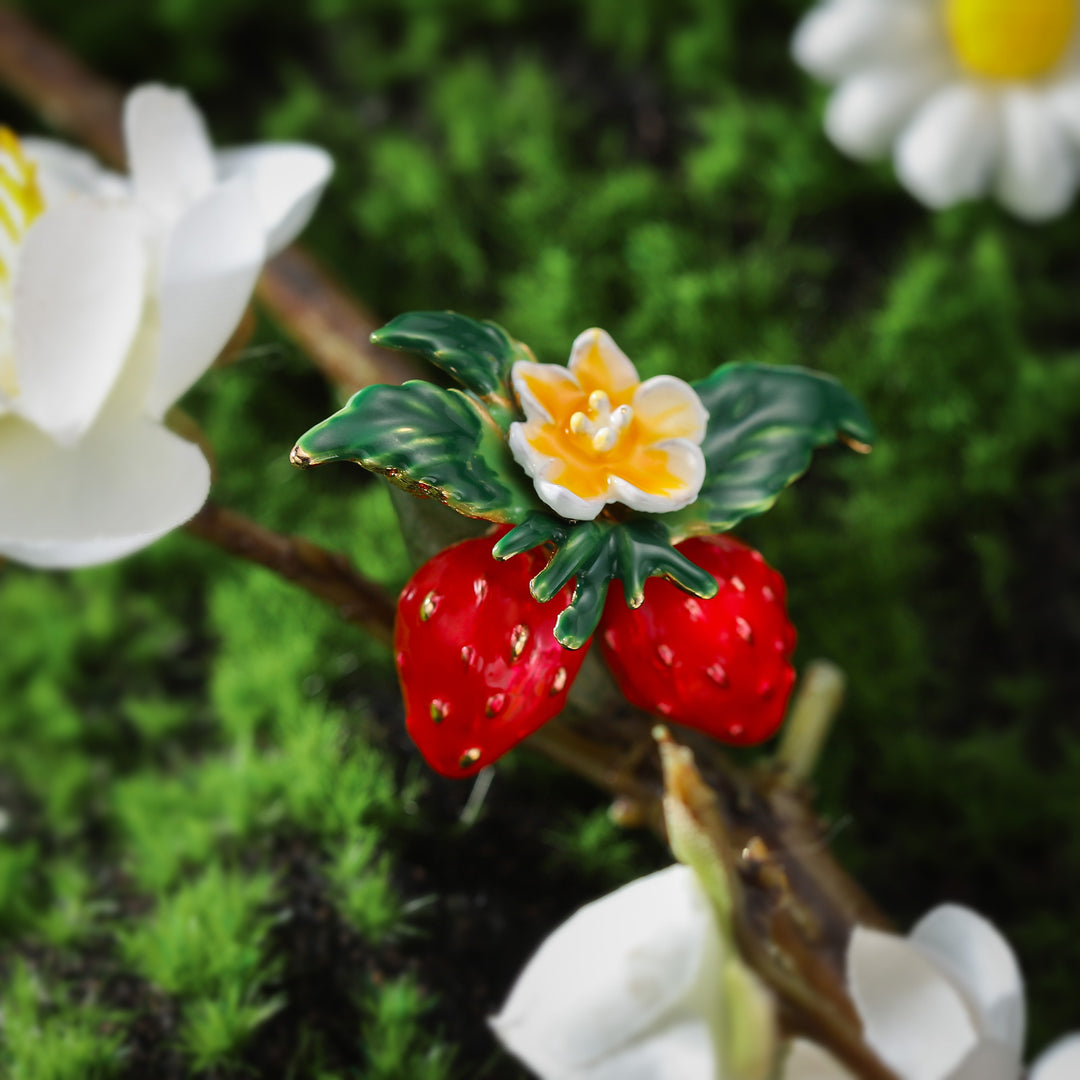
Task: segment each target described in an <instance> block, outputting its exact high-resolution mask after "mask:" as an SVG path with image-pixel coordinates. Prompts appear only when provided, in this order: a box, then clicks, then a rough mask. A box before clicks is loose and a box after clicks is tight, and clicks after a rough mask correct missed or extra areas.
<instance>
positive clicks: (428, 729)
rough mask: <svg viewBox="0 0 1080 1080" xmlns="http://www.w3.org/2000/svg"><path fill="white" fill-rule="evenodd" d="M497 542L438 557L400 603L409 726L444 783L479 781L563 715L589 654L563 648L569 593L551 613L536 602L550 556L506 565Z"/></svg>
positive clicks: (397, 635) (482, 541)
mask: <svg viewBox="0 0 1080 1080" xmlns="http://www.w3.org/2000/svg"><path fill="white" fill-rule="evenodd" d="M494 543H495V538H494V537H492V536H487V537H481V538H479V539H476V540H465V541H463V542H462V543H460V544H455V545H454V546H453V547H450V548H447V549H446V550H445V551H442V552H440V553H439V554H438V555H436V556H435V557H434V558H433V559H431V560H430V561H429V562H426V563H425V564H424V565H423V566H422V567H420V569H419V570H418V571H417V572H416V573H415V574H414V575H413V577H412V579H411V580H410V581H409V583H408V585H406V586H405V589H404V591H403V592H402V594H401V598H400V599H399V600H398V609H397V622H396V623H395V626H394V653H395V657H396V659H397V668H398V678H399V679H400V680H401V690H402V695H403V696H404V698H405V725H406V727H407V728H408V731H409V735H410V736H411V737H412V740H413V742H415V743H416V745H417V747H418V748H419V750H420V752H421V753H422V754H423V755H424V757H425V759H426V760H427V762H428V764H429V765H430V766H431V767H432V768H433V769H435V770H436V771H437V772H440V773H442V774H443V776H450V777H462V776H470V775H472V774H473V773H475V772H478V771H479V770H480V769H482V768H483V767H484V766H485V765H490V764H491V763H492V762H493V761H495V760H496V759H497V758H499V757H501V756H502V755H503V754H505V753H506V752H507V751H508V750H510V749H511V748H512V747H514V746H516V745H517V744H518V743H519V742H521V740H522V739H524V738H525V737H526V736H528V735H531V734H532V733H533V732H534V731H535V730H536V729H537V728H538V727H540V726H541V725H542V724H544V723H545V722H546V721H548V720H550V719H551V718H552V717H553V716H555V715H556V714H557V713H559V712H561V711H562V709H563V707H564V706H565V704H566V694H567V691H568V690H569V689H570V684H571V683H572V682H573V681H574V677H575V676H576V675H577V673H578V669H579V668H580V667H581V664H582V661H583V660H584V659H585V653H586V652H587V651H588V649H587V648H584V649H577V650H570V649H564V648H563V647H562V646H561V645H560V644H559V643H558V642H557V641H556V640H555V636H554V630H555V620H556V619H557V618H558V617H559V614H560V613H561V612H562V610H563V608H565V607H566V605H567V604H568V603H569V601H570V591H571V590H570V587H569V586H567V587H566V588H565V589H564V590H563V591H562V592H561V593H560V594H559V595H558V596H556V597H555V598H554V599H553V600H551V601H549V602H548V603H546V604H541V603H538V602H537V601H536V600H534V599H533V598H532V596H531V595H530V594H529V579H530V578H532V577H533V576H534V575H536V574H537V573H538V572H539V571H540V570H542V569H543V568H544V565H545V563H546V561H547V558H546V556H545V554H544V552H543V551H542V550H537V551H531V552H527V553H525V554H523V555H516V556H515V557H514V558H512V559H510V560H508V561H507V562H499V561H498V560H496V559H495V558H494V557H493V556H492V554H491V548H492V546H493V544H494Z"/></svg>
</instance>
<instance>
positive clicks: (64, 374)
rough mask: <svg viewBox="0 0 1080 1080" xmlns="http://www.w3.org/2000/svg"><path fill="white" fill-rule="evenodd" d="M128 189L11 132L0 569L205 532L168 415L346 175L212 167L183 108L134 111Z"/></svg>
mask: <svg viewBox="0 0 1080 1080" xmlns="http://www.w3.org/2000/svg"><path fill="white" fill-rule="evenodd" d="M124 135H125V143H126V148H127V153H128V162H129V166H130V177H122V176H120V175H118V174H116V173H112V172H109V171H107V170H105V169H103V168H101V167H100V166H99V165H98V164H97V163H96V162H95V161H94V160H93V158H91V157H90V156H89V155H87V154H84V153H82V152H80V151H77V150H74V149H72V148H70V147H67V146H64V145H63V144H60V143H54V142H50V141H47V140H40V139H25V140H22V141H21V142H20V140H18V139H16V138H15V136H14V135H13V134H12V133H11V132H8V131H6V130H5V129H0V556H4V557H7V558H10V559H14V560H16V561H18V562H24V563H27V564H29V565H33V566H46V567H69V566H85V565H90V564H93V563H99V562H105V561H107V560H110V559H116V558H119V557H120V556H122V555H126V554H129V553H130V552H132V551H135V550H137V549H139V548H141V547H143V546H145V545H146V544H148V543H150V542H151V541H153V540H155V539H157V538H158V537H159V536H162V535H164V534H165V533H167V532H168V531H170V530H171V529H173V528H175V527H176V526H177V525H180V524H182V523H183V522H184V521H186V520H187V519H188V518H190V517H191V516H192V515H193V514H195V513H196V511H197V510H198V509H199V507H200V506H201V505H202V503H203V501H204V500H205V499H206V496H207V493H208V492H209V489H210V467H209V464H208V463H207V461H206V459H205V457H204V456H203V454H202V452H201V451H200V450H199V449H198V448H197V447H196V446H194V445H193V444H192V443H190V442H186V441H185V440H184V439H181V438H180V437H179V436H177V435H175V434H174V433H173V432H172V431H170V430H169V429H168V428H167V427H166V426H165V424H164V422H163V421H164V419H165V414H166V412H167V411H168V410H169V408H170V407H171V406H172V405H173V404H174V403H175V402H176V400H177V399H178V398H179V397H180V396H181V395H182V394H183V393H184V392H185V391H186V390H187V389H188V388H189V387H190V386H191V385H192V384H193V383H194V382H195V381H196V379H198V377H199V376H200V375H201V374H202V373H203V372H204V371H205V370H206V369H207V368H208V367H209V366H210V364H211V363H212V362H213V361H214V359H215V358H216V356H217V355H218V353H219V352H220V351H221V349H222V347H223V346H224V345H225V344H226V342H227V341H228V339H229V337H230V335H231V334H232V332H233V330H234V329H235V328H236V326H237V324H238V322H239V321H240V319H241V317H242V315H243V313H244V310H245V308H246V307H247V304H248V302H249V300H250V298H251V293H252V289H253V288H254V285H255V279H256V277H257V276H258V273H259V270H260V269H261V268H262V265H263V262H264V261H265V259H266V258H267V257H268V256H270V255H272V254H274V252H276V251H277V250H279V249H280V248H281V247H283V246H284V245H285V244H286V243H288V242H289V240H291V239H292V237H293V236H295V235H296V233H297V232H298V231H299V230H300V229H301V228H302V227H303V225H304V224H305V222H306V221H307V219H308V217H309V216H310V215H311V212H312V210H313V209H314V206H315V203H316V201H317V199H318V197H319V194H320V193H321V191H322V188H323V187H324V185H325V184H326V181H327V179H328V178H329V175H330V171H331V163H330V159H329V157H328V156H327V155H326V154H325V153H324V152H323V151H322V150H319V149H317V148H315V147H309V146H299V145H267V146H256V147H251V148H248V149H242V150H233V151H226V152H224V153H218V154H215V153H214V151H213V149H212V147H211V144H210V141H209V138H208V136H207V133H206V129H205V126H204V124H203V120H202V117H201V116H200V115H199V113H198V111H197V110H196V109H195V107H194V106H193V105H192V103H191V101H190V100H189V99H188V97H187V95H186V94H184V93H182V92H180V91H176V90H170V89H167V88H165V87H162V86H144V87H140V88H139V89H137V90H135V91H134V92H133V93H132V94H131V95H130V96H129V97H128V99H127V102H126V107H125V113H124Z"/></svg>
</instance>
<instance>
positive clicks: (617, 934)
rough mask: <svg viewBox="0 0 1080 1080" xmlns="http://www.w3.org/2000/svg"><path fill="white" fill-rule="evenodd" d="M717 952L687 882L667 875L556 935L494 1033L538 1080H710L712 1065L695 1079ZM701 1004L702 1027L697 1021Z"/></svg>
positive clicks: (708, 919) (592, 909)
mask: <svg viewBox="0 0 1080 1080" xmlns="http://www.w3.org/2000/svg"><path fill="white" fill-rule="evenodd" d="M721 948H722V946H721V943H720V936H719V931H718V929H717V926H716V922H715V915H714V913H713V911H712V908H711V905H710V903H709V901H708V899H707V898H706V897H705V896H704V894H703V893H702V891H701V889H700V887H699V886H698V884H697V881H696V879H695V878H694V874H693V871H691V870H689V869H688V868H687V867H684V866H678V865H677V866H672V867H669V868H668V869H666V870H661V871H660V872H659V873H656V874H651V875H649V876H648V877H644V878H640V879H638V880H637V881H634V882H631V883H630V884H629V885H626V886H624V887H623V888H621V889H618V890H617V891H616V892H614V893H612V894H610V895H609V896H606V897H604V898H603V899H601V900H598V901H596V902H595V903H592V904H589V905H587V906H586V907H584V908H582V909H581V910H580V911H579V912H577V914H575V915H574V916H572V917H571V918H570V919H569V920H568V921H567V922H565V923H564V924H563V925H562V926H561V927H559V929H558V930H556V931H555V933H554V934H552V935H551V937H549V938H548V939H547V940H546V941H545V942H544V943H543V944H542V945H541V946H540V948H539V950H538V951H537V953H536V955H535V956H534V957H533V958H532V960H530V961H529V964H528V965H527V967H526V968H525V970H524V972H523V973H522V975H521V977H520V978H519V979H518V981H517V983H516V985H515V986H514V988H513V990H512V991H511V993H510V997H509V999H508V1000H507V1003H506V1006H505V1008H504V1009H503V1011H502V1012H501V1013H500V1014H499V1015H498V1016H497V1017H495V1018H494V1019H493V1020H492V1021H491V1025H492V1027H493V1028H494V1029H495V1032H496V1034H497V1035H498V1036H499V1038H500V1039H501V1040H502V1041H503V1043H505V1044H506V1046H507V1047H508V1048H509V1049H510V1050H511V1051H513V1053H514V1054H516V1055H517V1056H518V1057H520V1058H521V1059H522V1060H523V1061H524V1062H526V1064H528V1065H529V1066H530V1067H531V1068H533V1069H535V1070H537V1071H538V1073H539V1074H540V1076H542V1077H544V1078H545V1080H570V1078H574V1080H623V1078H626V1080H630V1078H634V1080H660V1078H663V1080H681V1078H682V1077H686V1078H687V1080H695V1078H696V1077H698V1076H701V1077H703V1078H704V1077H712V1076H714V1075H715V1070H716V1065H715V1061H712V1062H711V1064H712V1070H713V1071H711V1072H708V1071H702V1068H703V1066H704V1065H705V1064H706V1061H705V1052H704V1051H705V1047H706V1045H707V1043H706V1039H707V1037H708V1031H709V1030H710V1027H711V1024H712V1022H713V1020H712V1019H710V1018H709V1017H708V1015H707V1011H708V1009H709V1007H710V1006H715V1005H716V1004H717V1003H716V1001H715V998H714V996H713V995H714V994H715V987H716V983H717V979H716V975H717V972H718V971H719V960H720V956H721ZM709 975H711V976H712V980H711V981H710V979H709V977H708V976H709ZM699 1003H701V1004H703V1005H704V1007H705V1009H706V1013H705V1018H700V1016H699V1017H697V1018H694V1017H695V1014H696V1006H697V1005H698V1004H699ZM692 1018H693V1019H692ZM661 1039H662V1040H663V1041H662V1042H658V1041H657V1040H661ZM665 1051H667V1052H670V1053H671V1055H672V1060H671V1064H670V1066H669V1065H667V1064H666V1063H665V1064H662V1063H663V1059H664V1053H665ZM613 1063H614V1064H613ZM675 1066H681V1067H682V1068H684V1069H687V1070H688V1071H686V1072H682V1073H680V1072H678V1071H677V1069H676V1068H675ZM661 1067H662V1068H663V1070H664V1071H656V1070H657V1068H661ZM620 1070H621V1071H620Z"/></svg>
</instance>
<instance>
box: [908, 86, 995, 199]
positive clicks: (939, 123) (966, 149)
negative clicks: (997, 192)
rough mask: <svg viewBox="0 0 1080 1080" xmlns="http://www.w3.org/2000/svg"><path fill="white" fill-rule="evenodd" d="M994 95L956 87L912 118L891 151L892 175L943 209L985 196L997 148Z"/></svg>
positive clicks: (939, 96)
mask: <svg viewBox="0 0 1080 1080" xmlns="http://www.w3.org/2000/svg"><path fill="white" fill-rule="evenodd" d="M999 127H1000V123H999V118H998V109H997V102H996V97H995V95H994V94H993V93H991V92H990V91H987V90H985V89H983V88H981V87H975V86H970V85H967V84H964V83H955V84H953V85H951V86H948V87H945V88H944V89H942V90H939V91H938V92H937V93H936V94H934V95H933V96H932V97H931V98H930V99H929V100H928V101H927V102H926V104H925V105H923V106H922V108H921V109H919V111H918V112H917V113H916V114H915V116H914V118H913V119H912V121H911V124H910V125H909V126H908V128H907V129H906V130H905V131H904V133H903V135H902V136H901V138H900V141H899V143H898V144H897V148H896V171H897V174H898V175H899V177H900V180H901V181H902V183H903V184H904V185H905V187H907V188H908V190H909V191H911V193H912V194H913V195H915V196H916V198H918V199H921V200H922V201H923V202H924V203H926V205H927V206H930V207H932V208H933V209H937V210H940V209H943V208H944V207H947V206H951V205H953V204H954V203H957V202H960V201H962V200H964V199H971V198H974V197H976V196H978V195H981V194H984V193H985V192H986V191H987V189H988V188H989V186H990V182H991V178H992V170H993V164H994V160H995V155H996V154H997V152H998V147H999V145H1000V131H999Z"/></svg>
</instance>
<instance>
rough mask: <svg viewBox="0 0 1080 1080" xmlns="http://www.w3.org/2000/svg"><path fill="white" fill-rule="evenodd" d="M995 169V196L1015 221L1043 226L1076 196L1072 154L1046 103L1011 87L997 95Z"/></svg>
mask: <svg viewBox="0 0 1080 1080" xmlns="http://www.w3.org/2000/svg"><path fill="white" fill-rule="evenodd" d="M1001 104H1002V109H1001V115H1002V140H1001V164H1000V168H999V172H998V179H997V194H998V198H999V199H1001V201H1002V203H1003V204H1004V205H1005V206H1006V207H1007V208H1008V209H1009V210H1011V211H1012V212H1013V213H1014V214H1016V216H1017V217H1020V218H1023V219H1024V220H1026V221H1045V220H1046V219H1048V218H1052V217H1058V216H1059V215H1061V214H1062V213H1064V212H1065V210H1066V209H1067V208H1068V206H1069V203H1070V202H1071V201H1072V197H1073V194H1074V193H1075V191H1076V186H1077V182H1078V179H1080V176H1078V169H1077V160H1076V151H1075V149H1074V147H1072V146H1071V145H1070V144H1069V140H1068V137H1067V135H1066V130H1065V129H1064V128H1063V127H1062V125H1061V123H1060V122H1059V121H1058V119H1057V116H1056V115H1055V111H1054V108H1053V106H1052V104H1051V103H1050V102H1049V101H1048V100H1047V99H1046V97H1045V96H1044V95H1042V94H1037V93H1035V92H1034V91H1032V90H1029V89H1027V88H1024V87H1014V88H1012V89H1010V90H1008V91H1007V92H1006V93H1005V94H1004V95H1003V96H1002V103H1001Z"/></svg>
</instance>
